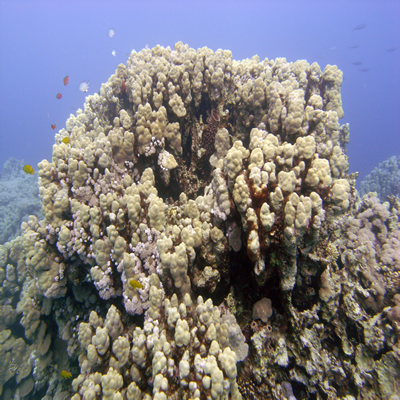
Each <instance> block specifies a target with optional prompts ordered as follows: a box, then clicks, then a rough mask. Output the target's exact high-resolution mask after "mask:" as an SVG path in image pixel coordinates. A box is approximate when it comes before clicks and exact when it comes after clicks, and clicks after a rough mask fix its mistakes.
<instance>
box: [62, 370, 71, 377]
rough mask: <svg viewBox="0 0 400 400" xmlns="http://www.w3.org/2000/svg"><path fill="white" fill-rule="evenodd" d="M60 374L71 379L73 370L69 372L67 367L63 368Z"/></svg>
mask: <svg viewBox="0 0 400 400" xmlns="http://www.w3.org/2000/svg"><path fill="white" fill-rule="evenodd" d="M60 375H61V377H62V378H64V379H70V378H72V374H71V372H68V371H66V370H65V369H63V370H62V371H61V372H60Z"/></svg>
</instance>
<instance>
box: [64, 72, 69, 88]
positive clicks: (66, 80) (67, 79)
mask: <svg viewBox="0 0 400 400" xmlns="http://www.w3.org/2000/svg"><path fill="white" fill-rule="evenodd" d="M63 81H64V86H67V85H68V82H69V75H68V74H67V76H66V77H65V78H64V79H63Z"/></svg>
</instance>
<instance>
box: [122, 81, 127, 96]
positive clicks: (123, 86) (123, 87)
mask: <svg viewBox="0 0 400 400" xmlns="http://www.w3.org/2000/svg"><path fill="white" fill-rule="evenodd" d="M121 92H123V93H125V92H126V83H125V81H122V85H121Z"/></svg>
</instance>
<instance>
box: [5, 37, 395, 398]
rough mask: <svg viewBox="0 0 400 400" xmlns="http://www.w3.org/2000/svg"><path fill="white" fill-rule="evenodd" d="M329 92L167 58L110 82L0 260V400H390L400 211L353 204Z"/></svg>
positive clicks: (304, 73) (219, 63)
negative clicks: (35, 211) (1, 397)
mask: <svg viewBox="0 0 400 400" xmlns="http://www.w3.org/2000/svg"><path fill="white" fill-rule="evenodd" d="M341 83H342V73H341V71H340V70H339V69H338V68H337V67H336V66H331V65H328V66H326V68H325V69H324V71H321V69H320V67H319V66H318V64H317V63H313V64H311V65H310V64H308V63H307V62H306V61H304V60H303V61H297V62H295V63H287V62H286V60H285V59H283V58H279V59H276V60H267V59H265V60H263V61H260V60H259V58H258V57H257V56H255V57H253V58H251V59H247V60H243V61H235V60H233V59H232V55H231V53H230V52H229V51H223V50H218V51H216V52H213V51H212V50H210V49H208V48H202V49H199V50H197V51H196V50H194V49H190V48H189V47H188V46H187V45H183V44H182V43H177V44H176V45H175V48H174V49H173V50H172V49H170V48H166V49H165V48H163V47H160V46H157V47H155V48H153V49H144V50H142V51H141V52H139V53H134V54H132V55H131V56H130V58H129V59H128V61H127V65H126V66H125V65H119V66H118V69H117V71H116V73H115V74H114V75H113V76H112V77H111V78H110V79H109V81H108V82H107V83H105V84H103V85H102V87H101V90H100V94H95V95H93V96H88V97H87V99H86V102H85V109H84V111H82V110H78V112H77V115H76V116H71V117H70V118H69V119H68V121H67V124H66V129H62V130H61V131H60V132H59V133H58V134H57V135H56V140H55V141H56V143H55V145H54V146H53V157H52V161H51V162H49V161H46V160H44V161H42V162H41V163H40V164H39V177H40V179H39V186H40V197H41V200H42V210H43V214H44V219H43V220H41V221H39V220H38V219H37V218H36V217H34V216H32V217H30V218H29V221H28V222H27V223H24V224H23V234H22V235H21V236H19V237H18V238H16V239H15V240H13V241H11V242H8V243H6V244H5V245H4V246H0V267H1V270H0V281H2V292H1V297H0V298H1V316H0V324H1V325H0V330H1V334H0V355H1V357H2V359H3V360H4V363H3V364H2V365H1V366H0V368H1V370H0V379H1V382H0V383H1V384H2V386H1V387H2V390H3V392H4V394H5V395H7V396H12V395H13V394H14V393H15V395H16V396H18V395H19V396H26V398H35V396H36V397H40V398H44V399H46V400H47V399H54V398H56V399H63V398H72V399H74V400H79V399H95V398H103V399H115V400H116V399H128V400H136V399H137V400H139V399H146V400H150V399H154V400H156V399H157V400H159V399H167V398H168V399H194V400H197V399H198V400H202V399H260V398H263V399H268V398H271V399H282V398H286V399H291V400H293V398H296V399H327V398H330V399H347V400H350V399H355V398H366V399H367V398H371V399H372V398H374V399H376V398H378V397H379V398H382V399H389V398H391V396H398V395H399V394H400V388H399V387H398V386H397V385H398V383H397V382H399V381H400V379H399V376H398V375H399V371H400V368H399V367H400V363H399V356H400V349H399V344H398V338H399V322H400V295H399V294H398V293H399V286H400V274H399V271H400V257H399V252H398V249H399V248H400V243H399V240H400V235H399V223H400V222H399V214H400V206H399V200H398V198H395V197H391V198H390V201H389V202H386V203H381V202H380V201H379V199H378V198H376V197H374V196H372V195H371V196H364V197H363V198H362V199H360V197H359V196H358V194H357V192H356V190H355V188H354V187H355V182H354V181H355V176H354V175H348V173H347V171H348V160H347V156H346V155H345V145H346V143H348V141H349V130H348V126H347V125H340V124H339V119H340V118H342V117H343V110H342V105H341V97H340V86H341ZM65 137H68V138H69V142H68V141H63V138H65ZM65 142H68V143H65ZM392 398H393V397H392Z"/></svg>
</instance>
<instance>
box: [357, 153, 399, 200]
mask: <svg viewBox="0 0 400 400" xmlns="http://www.w3.org/2000/svg"><path fill="white" fill-rule="evenodd" d="M369 192H376V193H377V195H378V197H379V198H380V199H381V201H386V200H387V198H388V196H397V197H399V196H400V156H397V157H396V156H392V157H389V158H388V159H387V160H385V161H383V162H382V163H380V164H379V165H378V166H377V167H376V168H374V169H373V170H372V172H371V173H370V174H368V175H367V176H366V177H365V178H364V179H363V180H362V181H361V183H360V194H361V195H364V194H367V193H369Z"/></svg>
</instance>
